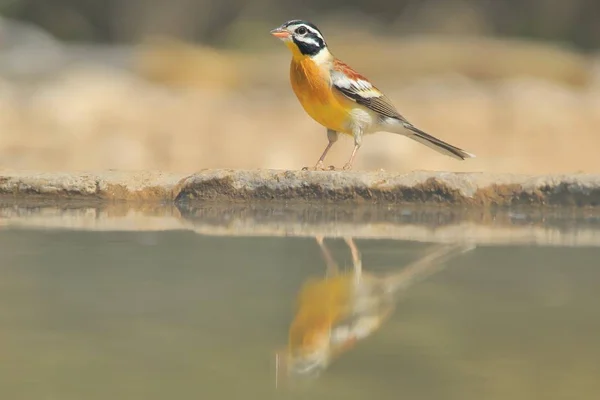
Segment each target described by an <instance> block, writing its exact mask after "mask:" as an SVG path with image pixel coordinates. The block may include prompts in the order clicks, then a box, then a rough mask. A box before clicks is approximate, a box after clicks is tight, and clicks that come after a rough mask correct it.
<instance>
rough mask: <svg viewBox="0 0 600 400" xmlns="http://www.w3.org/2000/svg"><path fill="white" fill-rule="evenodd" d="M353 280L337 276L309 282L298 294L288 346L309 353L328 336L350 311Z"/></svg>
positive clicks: (345, 276) (344, 276)
mask: <svg viewBox="0 0 600 400" xmlns="http://www.w3.org/2000/svg"><path fill="white" fill-rule="evenodd" d="M352 282H353V280H352V277H351V276H347V275H340V276H336V277H334V278H329V279H325V280H317V281H309V282H307V283H306V284H305V285H304V287H303V288H302V290H301V292H300V293H299V295H298V309H297V312H296V315H295V318H294V321H293V322H292V324H291V327H290V332H289V335H290V338H289V339H290V342H289V346H290V348H291V349H293V350H301V349H303V348H304V349H306V350H309V349H310V350H312V349H314V348H315V347H318V346H319V345H322V344H323V343H320V340H321V339H323V338H326V337H328V332H329V330H330V329H331V327H332V325H334V324H335V323H337V322H338V321H339V320H341V319H342V318H344V317H346V316H347V314H348V313H349V312H350V309H351V305H350V303H351V299H352V292H353V289H352Z"/></svg>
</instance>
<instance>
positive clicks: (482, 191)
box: [177, 170, 600, 206]
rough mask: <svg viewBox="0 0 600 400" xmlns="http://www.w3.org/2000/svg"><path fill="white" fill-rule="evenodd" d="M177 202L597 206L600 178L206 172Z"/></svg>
mask: <svg viewBox="0 0 600 400" xmlns="http://www.w3.org/2000/svg"><path fill="white" fill-rule="evenodd" d="M177 200H234V201H235V200H240V201H246V200H261V201H272V200H286V201H315V202H336V203H346V202H350V203H378V204H398V203H399V204H424V203H431V204H458V205H483V206H487V205H503V206H504V205H564V206H572V205H577V206H595V205H600V175H586V174H578V175H564V176H559V175H554V176H527V175H511V174H487V173H454V172H428V171H415V172H411V173H407V174H394V173H387V172H341V171H319V172H313V171H274V170H252V171H236V170H206V171H203V172H200V173H198V174H195V175H192V176H190V177H188V178H186V179H185V180H184V181H183V182H182V184H181V190H180V192H179V193H178V195H177Z"/></svg>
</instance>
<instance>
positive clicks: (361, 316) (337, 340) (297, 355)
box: [276, 236, 475, 386]
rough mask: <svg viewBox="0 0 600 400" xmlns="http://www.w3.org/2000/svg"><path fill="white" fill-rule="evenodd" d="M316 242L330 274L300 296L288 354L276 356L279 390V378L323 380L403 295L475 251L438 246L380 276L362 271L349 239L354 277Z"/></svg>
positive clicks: (468, 247)
mask: <svg viewBox="0 0 600 400" xmlns="http://www.w3.org/2000/svg"><path fill="white" fill-rule="evenodd" d="M316 240H317V243H318V244H319V247H320V249H321V252H322V254H323V257H324V259H325V262H326V265H327V273H326V274H325V277H324V278H322V279H314V278H313V279H310V280H308V281H307V282H305V284H304V285H303V287H302V288H301V290H300V293H299V294H298V298H297V304H296V314H295V316H294V319H293V321H292V323H291V325H290V328H289V338H288V345H287V348H286V349H285V350H284V351H281V352H278V353H277V354H276V386H277V385H278V384H279V379H280V378H298V377H305V378H306V377H309V378H316V377H318V376H319V375H320V373H321V372H323V371H324V370H325V369H326V368H327V367H328V366H329V365H330V363H331V362H332V361H333V360H334V359H336V358H337V357H338V356H339V355H341V354H342V353H344V352H345V351H347V350H349V349H351V348H352V347H353V346H354V345H355V344H356V343H357V342H358V341H360V340H362V339H364V338H366V337H368V336H370V335H371V334H372V333H373V332H375V331H376V330H377V329H378V328H380V327H381V325H382V323H383V322H384V321H385V320H386V319H387V318H388V317H389V316H390V314H391V312H392V310H393V308H394V305H395V302H396V300H397V295H398V294H399V293H400V292H402V291H403V290H404V289H407V288H408V287H409V286H411V285H412V284H414V283H415V282H416V281H418V280H420V279H423V278H425V277H427V276H429V275H431V274H432V273H434V272H436V271H437V270H439V269H440V268H441V267H442V266H443V264H444V262H445V261H447V260H448V259H450V258H452V257H456V256H458V255H460V254H462V253H465V252H467V251H470V250H472V249H474V247H475V246H473V245H470V244H446V245H436V246H434V247H432V248H430V249H429V250H428V251H426V253H425V254H424V255H423V256H422V257H421V258H419V259H418V260H416V261H414V262H412V263H410V264H409V265H407V266H405V267H404V268H402V270H401V271H400V272H395V273H391V274H387V275H382V276H376V275H373V274H370V273H368V272H364V271H363V267H362V258H361V254H360V252H359V250H358V248H357V247H356V244H355V243H354V241H353V240H352V238H344V240H345V242H346V244H347V245H348V247H349V248H350V252H351V254H352V263H353V270H352V271H350V272H345V271H340V269H339V267H338V265H337V263H336V262H335V260H334V259H333V257H332V255H331V253H330V251H329V249H328V248H327V246H326V245H325V243H324V238H323V237H322V236H320V237H317V238H316ZM281 375H283V376H281Z"/></svg>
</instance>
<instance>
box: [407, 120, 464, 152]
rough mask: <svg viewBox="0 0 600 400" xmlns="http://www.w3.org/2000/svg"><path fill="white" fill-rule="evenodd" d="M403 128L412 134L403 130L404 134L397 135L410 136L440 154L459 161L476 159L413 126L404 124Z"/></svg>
mask: <svg viewBox="0 0 600 400" xmlns="http://www.w3.org/2000/svg"><path fill="white" fill-rule="evenodd" d="M402 127H403V128H405V129H408V130H409V131H410V133H407V132H406V131H405V130H404V129H403V130H402V132H397V133H400V134H402V135H405V136H408V137H409V138H411V139H413V140H415V141H417V142H419V143H421V144H424V145H425V146H427V147H429V148H430V149H433V150H435V151H437V152H439V153H442V154H446V155H448V156H450V157H453V158H456V159H458V160H464V159H466V158H475V154H471V153H469V152H466V151H464V150H463V149H460V148H458V147H456V146H452V145H451V144H448V143H446V142H444V141H442V140H440V139H438V138H436V137H433V136H431V135H430V134H428V133H426V132H423V131H422V130H420V129H419V128H416V127H414V126H413V125H411V124H408V123H404V124H403V125H402Z"/></svg>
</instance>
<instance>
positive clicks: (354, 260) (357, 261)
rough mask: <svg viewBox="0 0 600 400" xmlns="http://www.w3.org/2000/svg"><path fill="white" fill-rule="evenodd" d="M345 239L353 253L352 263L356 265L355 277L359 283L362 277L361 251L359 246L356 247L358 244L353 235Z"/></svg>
mask: <svg viewBox="0 0 600 400" xmlns="http://www.w3.org/2000/svg"><path fill="white" fill-rule="evenodd" d="M344 241H345V242H346V244H347V245H348V247H350V252H351V253H352V265H353V266H354V277H355V279H356V282H357V283H358V282H360V278H361V277H362V259H361V255H360V251H358V247H356V244H355V243H354V240H352V238H351V237H345V238H344Z"/></svg>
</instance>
